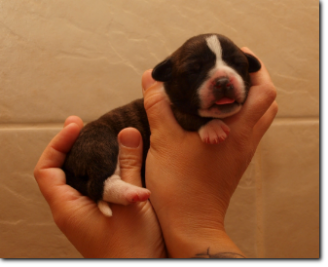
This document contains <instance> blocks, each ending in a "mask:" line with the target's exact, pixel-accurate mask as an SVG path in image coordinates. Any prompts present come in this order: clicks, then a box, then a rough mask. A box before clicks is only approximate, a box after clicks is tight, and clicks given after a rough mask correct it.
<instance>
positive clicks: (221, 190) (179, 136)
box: [142, 48, 278, 258]
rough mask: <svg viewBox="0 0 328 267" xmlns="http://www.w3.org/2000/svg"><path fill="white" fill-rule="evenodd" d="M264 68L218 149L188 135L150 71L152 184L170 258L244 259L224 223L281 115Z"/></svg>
mask: <svg viewBox="0 0 328 267" xmlns="http://www.w3.org/2000/svg"><path fill="white" fill-rule="evenodd" d="M243 51H245V52H248V53H251V54H253V53H252V52H251V51H250V50H249V49H247V48H243ZM253 55H254V54H253ZM261 64H262V68H261V70H259V71H258V72H256V73H252V74H251V81H252V87H251V89H250V91H249V95H248V98H247V101H246V102H245V104H244V105H243V107H242V109H241V111H240V112H239V113H238V114H236V115H234V116H232V117H230V118H227V119H224V122H225V123H226V124H227V125H228V126H229V127H230V134H229V136H228V138H227V139H226V140H225V141H224V142H222V143H220V144H217V145H210V144H205V143H203V142H202V141H201V140H200V137H199V135H198V133H197V132H187V131H184V130H183V129H182V128H181V127H180V126H179V125H178V124H177V122H176V120H175V119H174V115H173V113H172V111H171V109H170V106H169V102H168V100H167V97H166V96H165V94H164V93H163V85H162V84H161V83H158V82H155V81H153V80H152V78H151V72H150V71H147V72H145V73H144V75H143V78H142V85H143V88H144V99H145V109H146V112H147V115H148V120H149V124H150V129H151V137H150V149H149V152H148V156H147V161H146V166H147V167H146V184H147V188H148V189H149V190H150V191H151V192H152V194H151V197H150V200H151V203H152V205H153V208H154V209H155V211H156V214H157V217H158V219H159V222H160V225H161V228H162V232H163V236H164V239H165V244H166V247H167V251H168V254H169V257H179V258H181V257H187V258H189V257H197V255H198V254H199V253H201V254H203V256H204V257H210V256H211V257H214V256H215V257H226V256H228V257H243V256H244V255H243V253H242V252H241V251H240V250H239V248H238V247H237V246H236V245H235V244H234V243H233V242H232V241H231V239H230V238H229V236H228V235H227V233H226V231H225V228H224V218H225V214H226V211H227V208H228V206H229V202H230V199H231V196H232V194H233V193H234V191H235V189H236V187H237V185H238V183H239V181H240V179H241V177H242V175H243V173H244V172H245V170H246V168H247V166H248V165H249V163H250V161H251V159H252V157H253V155H254V153H255V151H256V148H257V146H258V144H259V142H260V140H261V138H262V136H263V135H264V133H265V132H266V131H267V129H268V128H269V126H270V125H271V123H272V121H273V119H274V117H275V115H276V113H277V111H278V106H277V103H276V102H275V97H276V89H275V87H274V85H273V83H272V81H271V79H270V76H269V74H268V71H267V69H266V67H265V65H264V64H263V62H261ZM207 254H208V255H207ZM198 256H199V255H198Z"/></svg>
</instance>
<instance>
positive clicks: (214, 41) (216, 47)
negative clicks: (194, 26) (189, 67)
mask: <svg viewBox="0 0 328 267" xmlns="http://www.w3.org/2000/svg"><path fill="white" fill-rule="evenodd" d="M206 43H207V46H208V47H209V49H211V51H212V52H213V53H214V54H215V56H216V65H221V64H224V62H223V60H222V47H221V44H220V41H219V39H218V37H217V36H216V35H211V36H210V37H207V38H206Z"/></svg>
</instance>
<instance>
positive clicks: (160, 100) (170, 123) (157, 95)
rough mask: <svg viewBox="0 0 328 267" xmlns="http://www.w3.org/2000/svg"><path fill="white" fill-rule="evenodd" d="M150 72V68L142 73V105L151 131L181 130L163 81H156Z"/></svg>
mask: <svg viewBox="0 0 328 267" xmlns="http://www.w3.org/2000/svg"><path fill="white" fill-rule="evenodd" d="M151 72H152V70H147V71H146V72H145V73H144V74H143V75H142V88H143V95H144V106H145V110H146V113H147V117H148V121H149V126H150V129H151V132H154V131H156V130H159V132H161V133H168V134H169V133H172V132H173V133H174V132H176V131H181V132H182V128H181V127H180V125H179V124H178V123H177V121H176V119H175V117H174V115H173V112H172V109H171V107H170V100H169V98H168V96H167V95H166V93H165V91H164V85H163V83H161V82H156V81H155V80H154V79H153V78H152V76H151ZM176 133H177V132H176Z"/></svg>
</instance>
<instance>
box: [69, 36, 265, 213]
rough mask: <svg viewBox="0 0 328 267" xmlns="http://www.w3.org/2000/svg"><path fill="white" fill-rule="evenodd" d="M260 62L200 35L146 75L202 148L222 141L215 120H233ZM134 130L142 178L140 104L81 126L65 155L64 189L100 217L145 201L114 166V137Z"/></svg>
mask: <svg viewBox="0 0 328 267" xmlns="http://www.w3.org/2000/svg"><path fill="white" fill-rule="evenodd" d="M260 68H261V65H260V62H259V61H258V60H257V59H256V58H255V57H253V56H252V55H249V54H247V53H244V52H243V51H241V50H240V49H239V48H238V47H237V46H236V45H235V44H234V43H233V42H232V41H231V40H229V39H228V38H227V37H225V36H223V35H219V34H202V35H198V36H195V37H192V38H190V39H189V40H187V41H186V42H185V43H184V44H183V45H182V46H181V47H180V48H179V49H178V50H176V51H175V52H174V53H173V54H172V55H171V56H170V57H168V58H167V59H165V60H164V61H163V62H161V63H159V64H158V65H157V66H156V67H155V68H154V69H153V72H152V76H153V78H154V79H155V80H157V81H161V82H163V86H164V90H165V92H166V94H167V96H168V99H169V101H170V102H171V107H172V111H173V113H174V115H175V118H176V119H177V121H178V123H179V124H180V125H181V127H182V128H184V129H185V130H187V131H198V133H199V135H200V138H201V139H202V141H203V142H206V143H209V144H217V143H219V142H222V141H224V140H225V138H226V137H227V135H228V134H229V127H228V126H227V125H226V124H224V122H223V121H222V120H220V119H222V118H226V117H229V116H232V115H234V114H236V113H237V112H238V111H239V110H240V109H241V106H242V104H243V103H244V102H245V100H246V98H247V94H248V91H249V88H250V86H251V82H250V75H249V73H251V72H256V71H258V70H259V69H260ZM126 127H134V128H136V129H138V130H139V131H140V133H141V135H142V139H143V168H142V178H143V187H145V177H144V173H145V159H146V156H147V152H148V149H149V145H150V144H149V137H150V128H149V124H148V120H147V114H146V112H145V109H144V105H143V99H138V100H135V101H133V102H132V103H130V104H128V105H125V106H123V107H119V108H117V109H114V110H112V111H110V112H108V113H106V114H105V115H103V116H102V117H100V118H99V119H98V120H96V121H93V122H91V123H89V124H87V125H86V126H85V127H84V128H83V129H82V131H81V133H80V136H79V137H78V139H77V141H76V142H75V144H74V146H73V147H72V149H71V151H70V152H69V153H68V155H67V158H66V161H65V163H64V166H63V170H64V171H65V173H66V180H67V184H69V185H71V186H72V187H74V188H75V189H77V190H78V191H80V192H81V193H82V194H84V195H87V196H89V197H90V198H91V199H93V200H94V201H96V202H97V203H98V207H99V209H100V210H101V211H102V212H103V213H104V214H105V215H106V216H111V215H112V212H111V209H110V207H109V203H117V204H123V205H127V204H129V203H133V202H137V201H145V200H147V199H148V198H149V195H150V192H149V190H148V189H146V188H140V187H137V186H134V185H131V184H128V183H125V182H124V181H122V179H121V177H120V171H119V162H118V154H119V148H118V141H117V135H118V133H119V132H120V131H121V130H122V129H124V128H126Z"/></svg>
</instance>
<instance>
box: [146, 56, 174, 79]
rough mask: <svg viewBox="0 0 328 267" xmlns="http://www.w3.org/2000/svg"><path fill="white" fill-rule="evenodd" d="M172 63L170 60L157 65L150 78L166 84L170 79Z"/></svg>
mask: <svg viewBox="0 0 328 267" xmlns="http://www.w3.org/2000/svg"><path fill="white" fill-rule="evenodd" d="M172 66H173V63H172V61H171V59H170V58H167V59H165V60H164V61H162V62H161V63H159V64H157V65H156V66H155V68H154V69H153V71H152V73H151V76H152V77H153V79H154V80H156V81H159V82H167V81H169V80H170V79H171V77H172Z"/></svg>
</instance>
